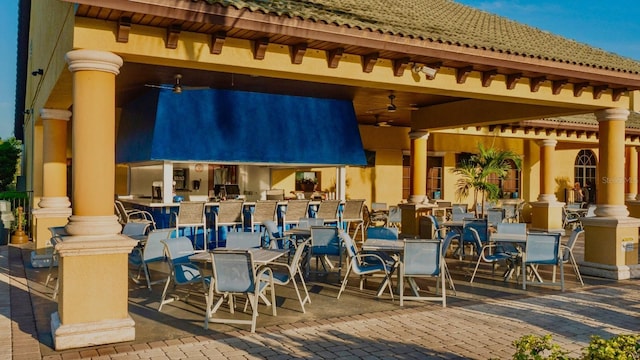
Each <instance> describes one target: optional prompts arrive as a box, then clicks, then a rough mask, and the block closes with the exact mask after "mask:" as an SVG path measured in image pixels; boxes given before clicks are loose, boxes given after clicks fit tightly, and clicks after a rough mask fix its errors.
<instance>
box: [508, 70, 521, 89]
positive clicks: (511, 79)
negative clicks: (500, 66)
mask: <svg viewBox="0 0 640 360" xmlns="http://www.w3.org/2000/svg"><path fill="white" fill-rule="evenodd" d="M521 77H522V73H517V74H509V75H507V82H506V84H507V90H513V89H515V87H516V84H517V83H518V80H520V78H521Z"/></svg>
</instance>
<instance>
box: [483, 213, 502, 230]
mask: <svg viewBox="0 0 640 360" xmlns="http://www.w3.org/2000/svg"><path fill="white" fill-rule="evenodd" d="M504 218H505V209H501V208H491V209H489V210H487V221H488V223H489V226H491V227H493V228H494V229H495V228H496V227H497V226H498V224H500V223H502V222H503V221H504Z"/></svg>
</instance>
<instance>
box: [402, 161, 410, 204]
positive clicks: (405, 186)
mask: <svg viewBox="0 0 640 360" xmlns="http://www.w3.org/2000/svg"><path fill="white" fill-rule="evenodd" d="M410 195H411V156H409V155H403V156H402V198H403V199H408V198H409V196H410Z"/></svg>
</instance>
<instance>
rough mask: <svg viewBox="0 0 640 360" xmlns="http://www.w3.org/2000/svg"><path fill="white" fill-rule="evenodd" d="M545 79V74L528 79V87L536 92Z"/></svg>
mask: <svg viewBox="0 0 640 360" xmlns="http://www.w3.org/2000/svg"><path fill="white" fill-rule="evenodd" d="M545 81H547V77H546V76H538V77H534V78H531V79H529V87H530V88H531V92H538V90H540V86H541V85H542V83H543V82H545Z"/></svg>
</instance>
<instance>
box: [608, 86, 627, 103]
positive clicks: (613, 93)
mask: <svg viewBox="0 0 640 360" xmlns="http://www.w3.org/2000/svg"><path fill="white" fill-rule="evenodd" d="M626 91H627V88H616V89H613V90H611V98H612V99H613V101H618V100H620V97H621V96H622V94H624V93H625V92H626Z"/></svg>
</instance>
